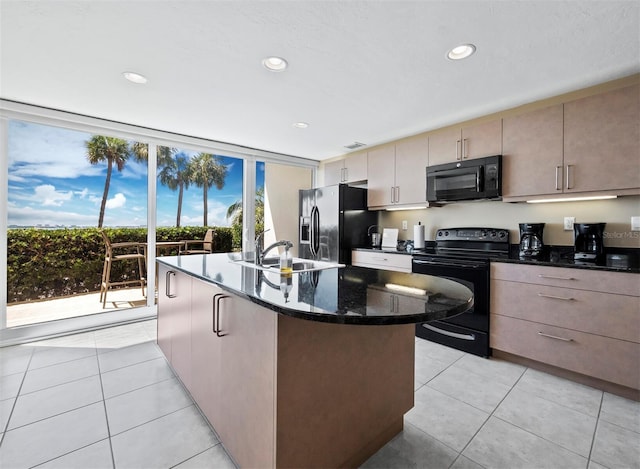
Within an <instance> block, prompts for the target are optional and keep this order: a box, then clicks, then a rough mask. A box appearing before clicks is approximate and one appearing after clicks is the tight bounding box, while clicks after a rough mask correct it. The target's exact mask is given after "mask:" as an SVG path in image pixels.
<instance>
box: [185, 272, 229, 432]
mask: <svg viewBox="0 0 640 469" xmlns="http://www.w3.org/2000/svg"><path fill="white" fill-rule="evenodd" d="M191 288H192V300H191V360H192V368H191V371H192V376H191V389H190V391H191V395H192V396H193V398H194V399H195V401H196V403H197V404H198V407H200V410H202V412H203V413H204V414H205V416H206V417H207V419H208V420H209V423H211V425H212V426H213V427H214V428H217V427H218V425H219V424H220V407H221V402H220V399H219V395H220V359H221V357H220V356H221V345H222V337H218V335H217V334H216V322H215V320H216V315H217V314H218V309H219V308H220V304H221V301H222V300H223V299H224V298H223V297H224V296H225V294H224V292H223V291H222V289H220V288H218V287H216V286H214V285H212V284H210V283H207V282H202V281H200V280H193V282H192V286H191Z"/></svg>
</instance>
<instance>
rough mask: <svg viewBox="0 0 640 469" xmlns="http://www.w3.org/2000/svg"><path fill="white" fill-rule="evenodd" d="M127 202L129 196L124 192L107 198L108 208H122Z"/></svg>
mask: <svg viewBox="0 0 640 469" xmlns="http://www.w3.org/2000/svg"><path fill="white" fill-rule="evenodd" d="M126 203H127V198H126V197H125V196H124V194H123V193H122V192H118V193H117V194H116V195H114V196H113V197H112V198H110V199H108V200H107V205H106V208H111V209H113V208H121V207H124V205H125V204H126Z"/></svg>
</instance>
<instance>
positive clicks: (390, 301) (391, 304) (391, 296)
mask: <svg viewBox="0 0 640 469" xmlns="http://www.w3.org/2000/svg"><path fill="white" fill-rule="evenodd" d="M393 299H394V298H393V295H389V312H391V313H393V312H394V310H395V308H394V305H395V302H394V301H393Z"/></svg>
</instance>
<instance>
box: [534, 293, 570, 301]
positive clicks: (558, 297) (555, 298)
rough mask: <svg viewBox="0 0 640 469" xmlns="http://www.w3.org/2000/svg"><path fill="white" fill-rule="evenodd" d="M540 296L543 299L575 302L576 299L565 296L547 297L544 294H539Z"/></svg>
mask: <svg viewBox="0 0 640 469" xmlns="http://www.w3.org/2000/svg"><path fill="white" fill-rule="evenodd" d="M538 296H541V297H542V298H553V299H554V300H564V301H573V300H574V299H575V298H571V297H569V298H565V297H564V296H554V295H545V294H544V293H538Z"/></svg>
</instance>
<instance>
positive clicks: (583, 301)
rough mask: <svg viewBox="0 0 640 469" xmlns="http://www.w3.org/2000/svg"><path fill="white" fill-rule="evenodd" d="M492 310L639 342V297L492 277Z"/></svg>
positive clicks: (496, 312)
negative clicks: (508, 280) (494, 278)
mask: <svg viewBox="0 0 640 469" xmlns="http://www.w3.org/2000/svg"><path fill="white" fill-rule="evenodd" d="M491 312H492V313H494V314H500V315H503V316H510V317H514V318H519V319H525V320H529V321H535V322H540V323H543V324H549V325H553V326H559V327H566V328H568V329H574V330H578V331H582V332H589V333H592V334H598V335H603V336H607V337H611V338H614V339H623V340H628V341H632V342H637V343H640V298H638V297H635V296H627V295H612V294H609V293H600V292H593V291H585V290H576V289H571V288H558V287H549V286H546V285H534V284H528V283H525V284H523V283H516V282H506V281H504V280H492V281H491Z"/></svg>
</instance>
